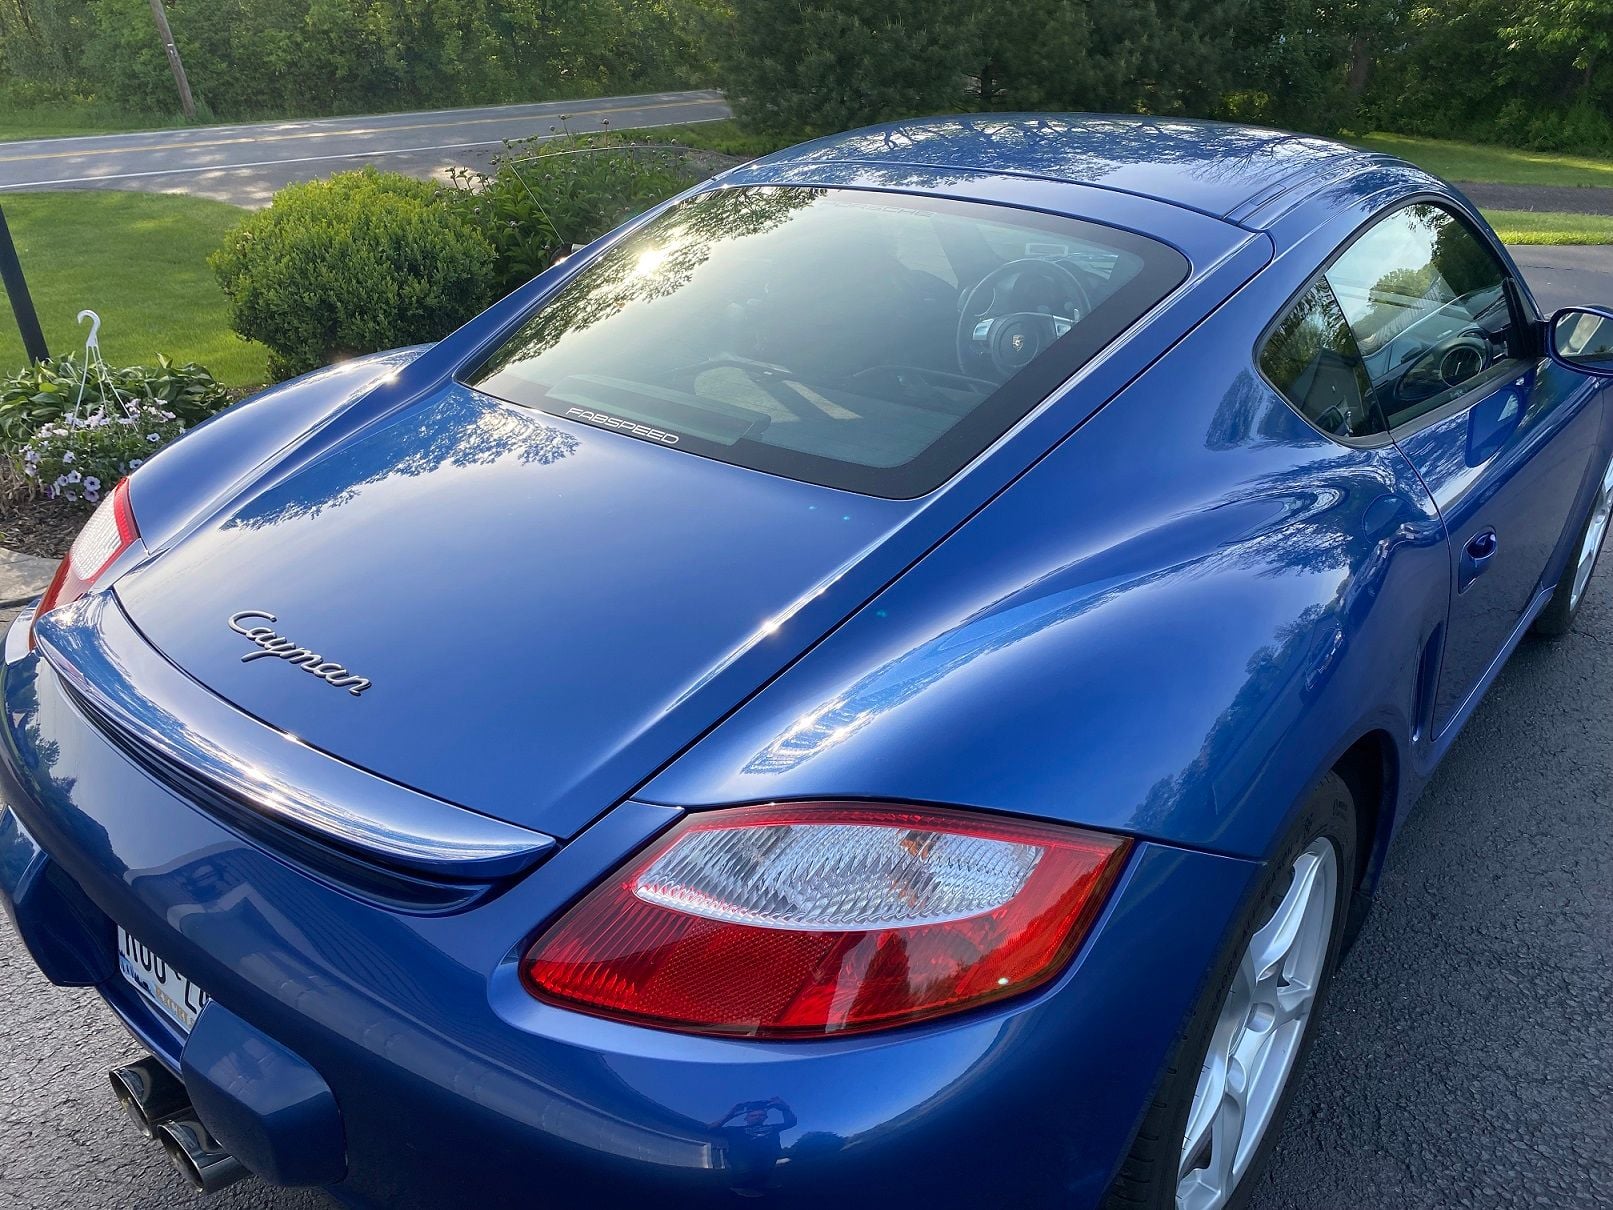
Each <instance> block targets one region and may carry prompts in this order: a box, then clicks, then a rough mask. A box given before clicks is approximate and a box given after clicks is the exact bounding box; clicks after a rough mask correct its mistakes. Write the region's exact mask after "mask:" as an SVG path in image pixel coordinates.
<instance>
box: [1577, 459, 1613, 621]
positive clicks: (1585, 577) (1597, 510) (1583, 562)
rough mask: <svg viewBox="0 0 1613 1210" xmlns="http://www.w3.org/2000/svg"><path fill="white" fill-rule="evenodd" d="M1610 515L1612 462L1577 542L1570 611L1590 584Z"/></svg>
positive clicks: (1612, 512)
mask: <svg viewBox="0 0 1613 1210" xmlns="http://www.w3.org/2000/svg"><path fill="white" fill-rule="evenodd" d="M1610 516H1613V463H1609V464H1608V468H1607V474H1606V475H1604V476H1602V491H1601V494H1600V495H1598V496H1597V497H1596V504H1595V505H1594V507H1593V508H1592V510H1591V523H1590V525H1588V526H1587V527H1586V529H1585V541H1583V542H1581V543H1580V544H1579V562H1577V563H1576V564H1575V565H1574V587H1573V590H1572V591H1571V592H1570V593H1569V594H1568V609H1569V612H1570V613H1572V612H1573V611H1574V610H1576V609H1578V608H1579V602H1580V598H1581V597H1583V596H1584V595H1585V589H1586V588H1587V587H1588V586H1589V585H1590V582H1591V571H1592V570H1593V569H1594V568H1595V567H1596V553H1597V552H1598V551H1599V550H1601V549H1602V539H1603V538H1605V537H1607V522H1608V518H1609V517H1610Z"/></svg>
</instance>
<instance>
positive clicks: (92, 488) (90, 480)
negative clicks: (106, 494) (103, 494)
mask: <svg viewBox="0 0 1613 1210" xmlns="http://www.w3.org/2000/svg"><path fill="white" fill-rule="evenodd" d="M100 490H101V481H100V480H99V479H97V478H96V477H95V476H94V475H85V476H84V494H85V495H86V496H88V495H89V494H90V493H91V492H98V491H100Z"/></svg>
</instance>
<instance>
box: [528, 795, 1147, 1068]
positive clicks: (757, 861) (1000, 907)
mask: <svg viewBox="0 0 1613 1210" xmlns="http://www.w3.org/2000/svg"><path fill="white" fill-rule="evenodd" d="M1126 850H1127V842H1126V841H1125V840H1122V839H1120V838H1118V837H1114V836H1106V835H1103V834H1100V833H1095V832H1086V831H1082V830H1080V829H1076V828H1067V827H1059V826H1055V825H1051V824H1040V823H1029V822H1024V821H1020V820H1013V819H1002V818H995V817H992V816H987V815H982V814H977V813H973V812H964V811H943V810H934V809H931V808H928V807H905V806H900V807H898V806H888V807H881V806H874V805H868V804H854V803H851V804H848V803H793V804H789V805H784V806H765V807H741V808H736V809H732V810H726V811H715V812H711V813H708V814H704V815H696V816H692V817H690V818H689V819H686V820H685V821H683V822H682V823H680V824H679V825H678V826H677V827H675V828H673V829H672V831H671V832H669V833H668V834H667V835H666V836H664V837H663V838H662V839H661V840H659V841H657V842H656V843H655V844H654V845H652V846H651V847H650V849H649V850H648V851H647V852H645V853H644V854H643V855H642V856H641V857H639V858H638V859H636V860H635V861H634V862H633V863H632V864H631V865H630V866H628V867H627V868H626V869H625V870H624V871H623V872H621V873H618V874H616V875H613V876H612V877H611V879H610V880H609V881H608V882H606V883H605V884H604V885H602V886H600V887H599V888H597V889H596V890H594V891H593V892H592V893H590V894H589V895H588V896H587V897H586V898H585V899H583V900H582V902H581V903H579V904H577V906H576V907H574V908H572V909H571V911H569V912H567V913H566V915H565V916H564V917H562V918H561V919H560V921H559V922H558V923H557V924H556V925H555V926H554V927H553V928H551V929H550V930H549V931H548V932H547V933H545V934H544V935H543V936H542V937H540V938H539V939H538V940H537V941H536V942H535V943H534V944H533V946H532V947H531V949H529V950H528V951H527V954H526V957H525V959H524V960H523V962H522V974H523V976H524V978H525V980H526V985H527V988H528V990H529V991H531V992H532V994H533V995H535V996H537V997H538V998H539V999H540V1000H544V1001H547V1002H550V1003H553V1004H558V1005H561V1006H563V1007H567V1008H575V1009H580V1010H582V1011H584V1012H591V1013H596V1014H598V1015H601V1016H608V1017H615V1018H619V1019H622V1020H628V1021H636V1022H641V1023H644V1024H648V1025H656V1026H661V1027H663V1028H668V1029H677V1030H685V1031H690V1032H695V1033H713V1034H741V1035H748V1036H756V1037H810V1036H814V1035H820V1036H821V1035H824V1034H843V1033H853V1032H858V1031H861V1030H870V1029H879V1028H883V1027H886V1026H891V1025H897V1024H901V1023H904V1022H910V1021H917V1020H921V1019H924V1018H928V1017H936V1016H940V1015H942V1014H945V1013H951V1012H957V1011H959V1010H961V1009H965V1008H972V1007H974V1006H976V1005H979V1004H983V1003H985V1002H987V1001H990V1000H997V999H1000V998H1002V997H1004V996H1012V995H1016V994H1018V993H1020V992H1024V991H1027V990H1029V989H1031V988H1034V987H1037V986H1039V985H1041V984H1043V983H1045V982H1047V981H1048V980H1049V979H1051V978H1053V977H1054V976H1055V975H1056V974H1058V972H1059V971H1060V970H1061V969H1062V968H1063V967H1064V965H1065V964H1066V963H1067V962H1068V961H1069V959H1070V956H1071V955H1072V954H1073V953H1074V952H1075V949H1076V947H1077V946H1078V945H1079V944H1080V943H1081V939H1082V938H1083V937H1084V936H1085V934H1086V932H1087V930H1088V929H1089V928H1090V926H1091V924H1092V921H1093V919H1094V917H1095V916H1096V915H1097V913H1098V910H1099V909H1100V908H1101V907H1102V905H1103V901H1104V898H1105V897H1106V895H1107V893H1108V890H1109V888H1110V886H1112V885H1113V883H1114V880H1115V877H1116V875H1117V874H1118V873H1119V871H1120V867H1121V865H1122V864H1123V862H1124V858H1125V854H1126Z"/></svg>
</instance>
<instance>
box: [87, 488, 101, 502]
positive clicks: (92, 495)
mask: <svg viewBox="0 0 1613 1210" xmlns="http://www.w3.org/2000/svg"><path fill="white" fill-rule="evenodd" d="M100 498H101V493H100V492H92V491H90V490H89V489H88V488H86V489H85V491H84V499H85V500H86V501H87V502H88V503H90V504H94V503H95V502H96V501H98V500H99V499H100Z"/></svg>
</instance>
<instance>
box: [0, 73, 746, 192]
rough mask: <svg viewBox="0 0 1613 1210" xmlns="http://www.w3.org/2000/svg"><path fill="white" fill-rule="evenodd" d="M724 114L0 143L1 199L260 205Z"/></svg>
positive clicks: (658, 97) (653, 105)
mask: <svg viewBox="0 0 1613 1210" xmlns="http://www.w3.org/2000/svg"><path fill="white" fill-rule="evenodd" d="M727 116H728V105H727V103H726V102H725V101H723V99H722V96H721V94H719V93H715V92H663V93H654V94H651V95H648V96H639V97H603V98H600V99H597V100H592V101H546V102H543V103H541V104H536V105H499V106H493V107H489V108H483V109H446V110H436V111H433V112H430V113H394V114H383V115H380V116H376V117H357V118H322V119H319V120H317V121H307V122H261V123H256V124H253V125H249V126H204V127H193V128H190V129H185V130H160V131H152V132H148V133H144V134H109V135H88V136H84V137H82V138H65V139H60V138H59V139H36V140H32V141H28V142H19V143H0V194H3V192H4V191H6V190H21V189H29V190H32V189H146V190H152V191H155V192H159V193H190V194H195V195H197V196H199V197H210V198H216V199H218V200H219V201H224V202H233V203H235V204H236V205H238V206H266V205H268V203H269V198H270V197H271V196H272V195H273V194H274V191H275V190H276V189H279V188H281V187H282V186H284V185H288V184H290V183H291V182H293V181H305V180H310V179H312V178H314V177H320V176H327V175H329V174H330V173H332V172H335V171H338V170H340V169H344V168H358V167H361V166H362V165H364V164H375V165H377V166H379V167H383V168H389V169H392V170H394V171H397V172H407V173H410V174H412V175H415V176H431V175H434V174H438V173H441V172H443V171H446V170H447V169H448V168H450V167H453V166H455V165H470V166H472V167H481V166H484V165H485V164H486V163H487V161H488V160H489V159H490V158H491V157H492V156H493V154H494V153H496V152H497V151H498V150H499V149H500V147H501V146H502V145H503V141H504V140H505V139H521V138H527V137H529V136H533V135H540V136H547V135H548V133H549V130H550V128H551V127H554V126H557V125H559V124H560V121H561V119H562V118H565V128H566V129H569V130H572V131H576V132H582V131H594V130H600V129H603V128H605V127H606V126H607V125H608V126H610V127H613V128H616V129H626V128H633V129H643V128H646V127H652V126H676V125H681V124H683V123H686V122H708V121H713V120H715V119H717V118H725V117H727Z"/></svg>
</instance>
